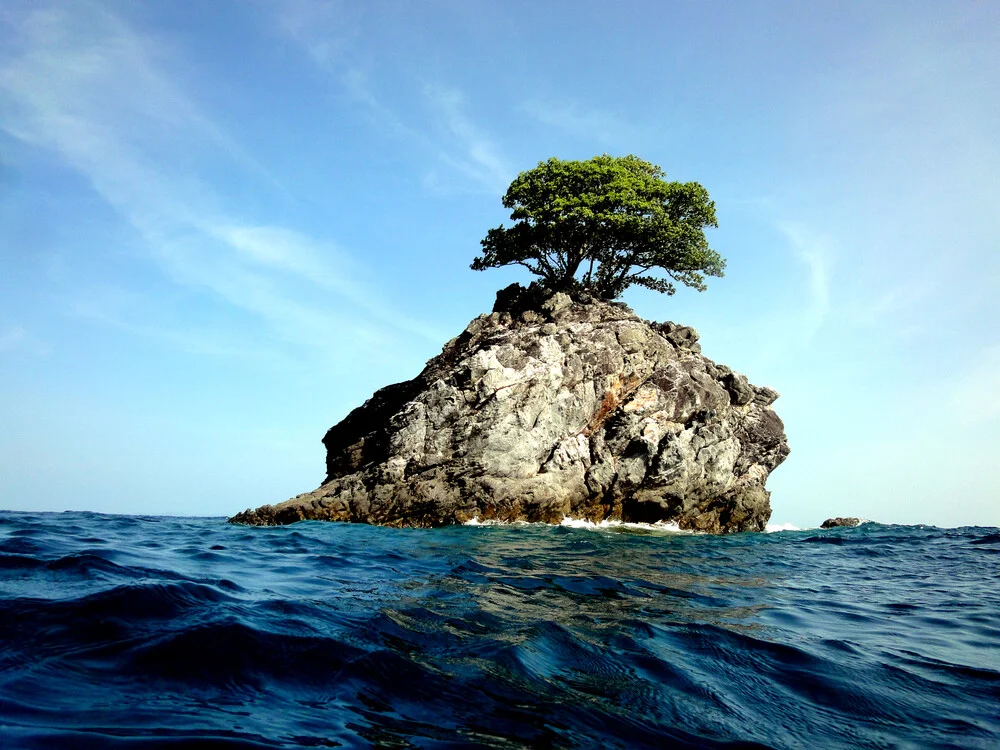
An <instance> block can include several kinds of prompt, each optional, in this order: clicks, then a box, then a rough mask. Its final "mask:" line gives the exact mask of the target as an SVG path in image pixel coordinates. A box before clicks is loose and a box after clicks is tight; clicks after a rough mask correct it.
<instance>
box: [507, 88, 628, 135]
mask: <svg viewBox="0 0 1000 750" xmlns="http://www.w3.org/2000/svg"><path fill="white" fill-rule="evenodd" d="M520 109H521V111H522V112H524V113H525V114H526V115H528V116H529V117H531V118H533V119H534V120H537V121H538V122H540V123H541V124H542V125H546V126H548V127H551V128H554V129H556V130H559V131H561V132H563V133H565V134H567V135H570V136H572V137H574V138H577V139H579V140H583V141H588V142H594V141H596V142H597V143H602V144H605V145H614V144H617V143H622V142H627V141H629V140H631V139H632V138H634V135H635V134H634V130H633V128H631V127H630V126H628V125H626V124H625V123H624V122H623V121H621V120H620V119H618V118H617V117H615V116H614V115H613V114H611V113H610V112H605V111H602V110H597V109H586V108H584V107H581V106H580V105H579V104H577V103H576V102H562V103H551V102H544V101H542V100H541V99H529V100H527V101H525V102H522V104H521V106H520Z"/></svg>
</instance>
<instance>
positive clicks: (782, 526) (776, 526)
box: [764, 523, 802, 534]
mask: <svg viewBox="0 0 1000 750" xmlns="http://www.w3.org/2000/svg"><path fill="white" fill-rule="evenodd" d="M764 531H766V532H767V533H768V534H773V533H774V532H775V531H802V529H800V528H799V527H798V526H796V525H795V524H794V523H769V524H768V525H767V526H766V527H765V529H764Z"/></svg>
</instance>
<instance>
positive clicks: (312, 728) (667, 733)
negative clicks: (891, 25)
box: [0, 512, 1000, 749]
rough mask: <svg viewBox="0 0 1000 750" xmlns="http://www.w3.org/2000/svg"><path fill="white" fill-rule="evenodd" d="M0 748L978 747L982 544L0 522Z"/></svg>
mask: <svg viewBox="0 0 1000 750" xmlns="http://www.w3.org/2000/svg"><path fill="white" fill-rule="evenodd" d="M0 608H2V610H0V747H3V748H5V749H7V748H64V747H65V748H105V747H108V748H133V747H135V748H158V747H172V748H176V747H227V748H229V747H245V748H316V747H371V746H380V747H396V748H405V747H417V748H449V747H470V746H472V747H475V746H482V747H501V748H515V747H565V748H578V747H580V748H608V747H619V748H633V747H634V748H641V747H730V748H750V747H772V748H817V747H831V748H833V747H844V748H847V747H850V748H890V747H892V748H895V747H919V748H926V747H954V748H997V747H1000V530H998V529H996V528H960V529H941V528H935V527H928V526H889V525H880V524H875V523H867V524H864V525H862V526H860V527H857V528H841V529H833V530H816V529H811V530H803V531H780V532H776V533H764V534H753V533H744V534H735V535H732V536H725V537H713V536H702V535H695V534H683V533H674V532H671V531H670V530H668V529H663V528H657V527H642V526H624V525H617V526H614V525H612V526H603V527H601V526H593V525H586V524H576V525H562V526H545V525H527V524H521V525H511V526H461V527H452V528H445V529H435V530H427V529H390V528H378V527H371V526H364V525H349V524H334V523H322V522H303V523H298V524H295V525H293V526H286V527H279V528H248V527H242V526H232V525H229V524H226V523H225V520H224V519H222V518H168V517H137V516H115V515H100V514H92V513H75V512H74V513H16V512H0Z"/></svg>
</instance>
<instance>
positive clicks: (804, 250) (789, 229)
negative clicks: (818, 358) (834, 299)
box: [778, 223, 832, 343]
mask: <svg viewBox="0 0 1000 750" xmlns="http://www.w3.org/2000/svg"><path fill="white" fill-rule="evenodd" d="M778 228H779V229H780V230H781V232H782V233H783V234H784V235H785V236H786V237H787V238H788V242H789V244H790V245H791V246H792V249H793V250H794V251H795V254H796V255H797V256H798V258H799V260H801V261H802V262H803V263H804V264H805V267H806V270H807V274H808V281H807V287H808V289H809V302H808V304H807V306H806V308H805V309H804V310H803V311H802V314H801V316H800V318H799V320H800V321H801V322H802V325H803V330H802V333H803V337H804V340H805V342H806V343H808V342H809V341H811V340H812V339H813V337H814V336H815V335H816V334H817V333H818V332H819V330H820V328H822V327H823V324H824V323H825V322H826V320H827V318H828V317H829V316H830V281H829V267H830V260H831V257H832V252H831V245H830V240H829V239H828V238H827V237H824V236H822V235H818V234H816V233H814V232H812V231H810V230H809V229H808V228H806V227H804V226H802V225H800V224H794V223H782V224H779V226H778Z"/></svg>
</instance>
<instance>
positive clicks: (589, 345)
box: [230, 284, 789, 533]
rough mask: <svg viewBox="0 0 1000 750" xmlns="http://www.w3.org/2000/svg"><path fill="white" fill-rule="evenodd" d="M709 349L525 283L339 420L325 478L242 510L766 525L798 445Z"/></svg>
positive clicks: (767, 402) (262, 516) (260, 516)
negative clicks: (777, 473) (777, 480)
mask: <svg viewBox="0 0 1000 750" xmlns="http://www.w3.org/2000/svg"><path fill="white" fill-rule="evenodd" d="M700 352H701V346H700V344H699V343H698V334H697V332H696V331H695V330H694V329H693V328H689V327H686V326H679V325H675V324H673V323H649V322H647V321H644V320H642V319H640V318H639V317H637V316H636V315H635V314H633V313H632V311H631V310H630V309H629V308H628V307H626V306H625V305H623V304H621V303H613V302H612V303H609V302H605V301H601V300H596V299H592V298H590V297H589V296H588V295H586V294H581V295H578V296H577V297H575V298H571V297H570V296H569V295H567V294H565V293H552V292H550V291H548V290H545V289H541V288H539V287H537V286H535V285H532V286H531V287H529V288H527V289H525V288H522V287H520V286H518V285H516V284H515V285H512V286H511V287H508V288H507V289H504V290H502V291H501V292H500V293H498V295H497V302H496V305H495V306H494V311H493V313H492V314H490V315H480V316H479V317H478V318H476V319H475V320H473V321H472V322H471V323H470V324H469V326H468V327H467V328H466V329H465V331H463V332H462V334H461V335H460V336H458V337H457V338H455V339H452V340H451V341H449V342H448V343H447V344H446V345H445V347H444V350H443V351H442V352H441V354H439V355H438V356H437V357H435V358H433V359H432V360H430V361H429V362H428V363H427V366H426V367H425V368H424V370H423V372H421V373H420V374H419V375H418V376H417V377H416V378H414V379H413V380H409V381H407V382H404V383H397V384H395V385H390V386H387V387H385V388H382V389H381V390H379V391H377V392H376V393H375V394H374V395H373V396H372V397H371V398H370V399H369V400H368V401H367V402H365V404H364V405H363V406H360V407H358V408H357V409H355V410H354V411H352V412H351V413H350V414H349V415H348V416H347V417H346V418H345V419H344V420H343V421H342V422H340V423H339V424H336V425H334V426H333V427H332V428H330V430H329V431H328V432H327V434H326V437H325V438H324V439H323V443H324V444H325V445H326V449H327V467H326V468H327V477H326V480H325V481H324V483H323V484H322V485H321V486H320V487H319V488H318V489H317V490H315V491H313V492H308V493H305V494H303V495H298V496H297V497H294V498H292V499H291V500H287V501H286V502H283V503H281V504H280V505H274V506H270V505H265V506H263V507H261V508H258V509H257V510H247V511H245V512H243V513H240V514H238V515H237V516H235V517H234V518H232V519H230V520H231V521H233V522H236V523H245V524H255V525H275V524H285V523H291V522H294V521H298V520H301V519H323V520H331V521H355V522H364V523H373V524H385V525H391V526H442V525H447V524H453V523H463V522H466V521H469V520H471V519H474V518H478V519H480V520H486V519H497V520H503V521H514V520H520V519H523V520H527V521H545V522H552V523H555V522H558V521H560V520H561V519H562V518H564V517H566V516H571V517H574V518H586V519H590V520H593V521H600V520H603V519H621V520H625V521H644V522H655V521H670V522H675V523H677V524H678V525H679V526H680V527H681V528H683V529H695V530H701V531H707V532H713V533H721V532H733V531H745V530H756V531H762V530H763V529H764V526H765V524H766V523H767V520H768V518H769V517H770V514H771V508H770V503H769V495H770V493H769V492H768V491H767V490H766V489H765V482H766V480H767V477H768V474H769V473H770V472H771V471H772V470H773V469H774V468H775V467H776V466H777V465H778V464H780V463H781V462H782V461H783V460H784V458H785V457H786V456H787V455H788V450H789V449H788V441H787V439H786V437H785V433H784V426H783V425H782V422H781V420H780V419H779V418H778V416H777V414H775V413H774V411H773V410H772V409H771V408H770V406H771V404H772V402H773V401H774V400H775V399H776V398H777V397H778V394H777V393H776V392H775V391H773V390H771V389H770V388H761V387H758V386H754V385H752V384H750V383H749V382H748V381H747V378H746V377H745V376H744V375H741V374H739V373H737V372H733V371H732V370H730V369H729V368H728V367H725V366H723V365H718V364H715V363H714V362H712V361H711V360H710V359H708V358H706V357H704V356H702V355H701V353H700Z"/></svg>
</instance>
